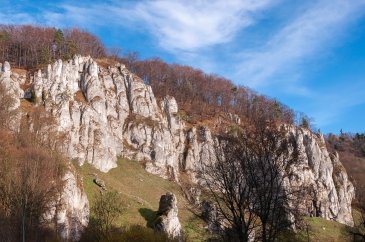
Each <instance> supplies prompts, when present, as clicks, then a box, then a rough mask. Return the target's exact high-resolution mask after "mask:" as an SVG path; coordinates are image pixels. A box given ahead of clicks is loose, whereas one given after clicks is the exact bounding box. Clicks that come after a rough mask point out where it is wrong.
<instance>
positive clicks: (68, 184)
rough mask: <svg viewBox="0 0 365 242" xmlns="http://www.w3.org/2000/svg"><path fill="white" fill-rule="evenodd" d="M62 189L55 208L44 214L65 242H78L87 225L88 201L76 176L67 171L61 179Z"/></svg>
mask: <svg viewBox="0 0 365 242" xmlns="http://www.w3.org/2000/svg"><path fill="white" fill-rule="evenodd" d="M63 181H64V187H63V191H62V193H61V196H60V198H59V200H58V201H55V203H54V204H55V206H54V207H53V208H52V209H51V210H50V211H49V212H48V213H47V214H46V219H47V220H48V221H50V222H52V221H54V222H55V224H56V227H57V231H58V233H59V235H60V236H61V237H62V238H63V239H65V240H67V241H78V240H79V239H80V237H81V234H82V232H83V231H84V229H85V228H86V226H87V225H88V223H89V200H88V199H87V196H86V193H85V192H84V190H83V188H82V182H81V181H79V180H78V179H77V176H76V174H75V173H74V172H73V171H71V170H68V171H67V172H66V174H65V175H64V177H63Z"/></svg>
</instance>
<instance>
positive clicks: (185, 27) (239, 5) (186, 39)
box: [116, 0, 273, 52]
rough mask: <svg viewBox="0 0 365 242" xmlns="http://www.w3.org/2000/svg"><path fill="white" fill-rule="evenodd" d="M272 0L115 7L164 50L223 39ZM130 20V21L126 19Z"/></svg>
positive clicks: (249, 21) (197, 46)
mask: <svg viewBox="0 0 365 242" xmlns="http://www.w3.org/2000/svg"><path fill="white" fill-rule="evenodd" d="M271 4H273V0H247V1H240V0H230V1H226V0H214V1H201V0H200V1H189V4H187V3H186V1H163V0H162V1H143V2H140V3H138V4H136V5H135V6H134V7H133V8H132V9H129V10H124V9H116V10H117V12H118V11H119V13H120V14H122V18H125V19H127V20H129V21H132V22H133V21H134V22H139V23H141V26H143V27H144V28H146V29H147V31H149V32H150V33H151V34H153V35H154V36H155V37H156V38H157V40H158V43H159V45H160V47H162V48H164V49H165V50H168V51H172V52H177V51H197V50H199V49H200V48H204V47H208V46H212V45H216V44H222V43H227V42H229V41H231V40H232V39H233V37H234V36H235V35H236V33H237V32H238V31H240V30H241V29H242V28H245V27H247V26H249V25H251V24H252V23H253V21H254V19H253V15H254V13H255V12H257V11H261V10H263V9H265V8H267V7H269V6H270V5H271ZM129 23H130V22H129Z"/></svg>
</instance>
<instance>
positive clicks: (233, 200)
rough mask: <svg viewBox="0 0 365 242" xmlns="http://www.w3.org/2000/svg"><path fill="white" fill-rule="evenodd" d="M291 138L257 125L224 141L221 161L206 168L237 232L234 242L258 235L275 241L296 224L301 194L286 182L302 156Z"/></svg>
mask: <svg viewBox="0 0 365 242" xmlns="http://www.w3.org/2000/svg"><path fill="white" fill-rule="evenodd" d="M286 134H287V131H286V130H285V128H284V126H279V125H277V124H276V123H275V122H266V121H264V120H261V121H258V120H255V122H253V123H251V125H246V126H245V127H244V129H243V128H242V129H240V130H236V132H235V133H234V134H228V135H222V136H220V137H219V138H220V148H219V149H218V150H219V152H218V153H217V160H216V161H215V162H213V163H211V164H202V167H203V168H202V172H201V176H202V178H203V181H204V182H205V184H206V186H207V187H208V188H209V191H210V194H211V195H212V197H213V199H214V201H215V203H216V204H217V205H218V210H219V213H220V214H222V215H223V217H224V218H225V220H226V221H227V222H228V223H229V225H230V228H231V231H233V232H234V233H233V234H234V236H233V238H232V236H230V237H231V239H233V241H241V242H243V241H249V239H250V237H252V235H253V233H254V234H255V238H256V239H259V240H261V241H265V242H266V241H275V239H277V237H278V235H279V233H280V232H282V231H283V230H285V229H288V228H290V227H291V225H292V224H293V223H294V221H295V219H294V218H293V217H294V216H296V214H297V209H296V206H295V203H294V200H297V199H298V195H299V193H298V190H297V189H294V188H291V189H289V188H288V187H287V184H285V182H286V180H287V179H286V175H287V174H286V170H287V168H288V167H289V166H290V165H292V164H293V162H296V161H298V160H299V154H298V152H297V147H296V142H295V140H294V139H289V138H288V137H287V135H286ZM294 190H295V191H294ZM296 193H298V194H296Z"/></svg>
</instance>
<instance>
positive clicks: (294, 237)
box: [280, 217, 353, 242]
mask: <svg viewBox="0 0 365 242" xmlns="http://www.w3.org/2000/svg"><path fill="white" fill-rule="evenodd" d="M304 222H305V223H306V224H307V225H308V230H305V229H304V230H303V231H298V233H296V234H294V233H292V232H290V233H285V235H284V236H282V237H281V240H280V241H282V242H291V241H296V242H308V241H310V242H322V241H326V242H352V241H353V240H352V235H351V234H350V227H349V226H346V225H344V224H341V223H338V222H335V221H330V220H326V219H323V218H317V217H306V218H304ZM308 237H309V238H308Z"/></svg>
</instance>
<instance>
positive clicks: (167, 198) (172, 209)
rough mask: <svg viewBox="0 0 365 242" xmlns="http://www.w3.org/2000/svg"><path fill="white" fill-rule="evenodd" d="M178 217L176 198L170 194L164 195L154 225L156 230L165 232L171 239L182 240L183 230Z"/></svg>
mask: <svg viewBox="0 0 365 242" xmlns="http://www.w3.org/2000/svg"><path fill="white" fill-rule="evenodd" d="M177 215H178V208H177V200H176V196H175V195H174V194H172V193H169V192H168V193H166V194H165V195H162V196H161V199H160V205H159V208H158V212H157V219H156V221H155V224H154V228H155V230H157V231H161V232H164V233H166V234H167V235H168V236H169V237H171V238H180V237H181V235H182V229H181V224H180V221H179V218H178V217H177Z"/></svg>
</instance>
